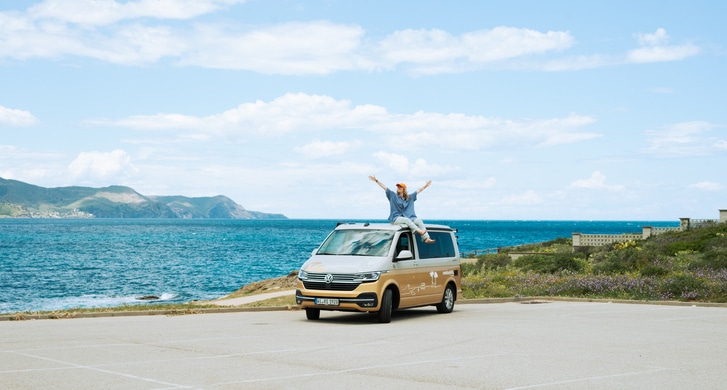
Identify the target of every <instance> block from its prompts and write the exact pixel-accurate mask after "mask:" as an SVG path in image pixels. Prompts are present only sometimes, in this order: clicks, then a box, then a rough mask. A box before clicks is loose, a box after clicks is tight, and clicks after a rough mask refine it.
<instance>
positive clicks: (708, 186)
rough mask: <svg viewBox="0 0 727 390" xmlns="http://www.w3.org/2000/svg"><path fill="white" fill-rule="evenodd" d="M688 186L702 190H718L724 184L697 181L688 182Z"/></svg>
mask: <svg viewBox="0 0 727 390" xmlns="http://www.w3.org/2000/svg"><path fill="white" fill-rule="evenodd" d="M689 188H696V189H698V190H703V191H720V190H722V189H723V188H724V186H723V185H722V184H720V183H716V182H713V181H701V182H699V183H694V184H690V185H689Z"/></svg>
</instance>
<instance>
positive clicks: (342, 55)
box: [0, 0, 727, 221]
mask: <svg viewBox="0 0 727 390" xmlns="http://www.w3.org/2000/svg"><path fill="white" fill-rule="evenodd" d="M724 15H727V2H722V1H691V2H684V1H668V0H667V1H664V0H660V1H588V2H586V1H534V0H533V1H517V0H516V1H511V0H508V1H504V0H503V1H481V2H472V1H396V2H390V1H335V0H329V1H296V0H265V1H262V0H248V1H236V0H194V1H193V0H186V1H185V0H178V1H174V0H136V1H118V0H117V1H112V0H47V1H13V2H3V3H2V4H0V177H3V178H6V179H16V180H22V181H26V182H29V183H33V184H37V185H41V186H44V187H61V186H70V185H82V186H92V187H103V186H108V185H114V184H121V185H127V186H130V187H132V188H134V189H136V190H137V191H139V192H140V193H142V194H145V195H187V196H212V195H218V194H223V195H227V196H229V197H230V198H232V199H233V200H235V201H236V202H238V203H240V204H241V205H243V206H244V207H245V208H247V209H250V210H256V211H264V212H273V213H283V214H285V215H287V216H288V217H291V218H332V219H349V218H350V219H354V218H356V219H359V218H360V219H383V218H385V217H386V215H387V214H388V204H387V202H386V199H385V198H384V195H383V192H382V191H381V189H379V188H378V187H377V186H376V185H375V184H374V183H372V182H370V181H369V180H368V179H367V177H368V176H369V175H376V176H377V177H378V178H379V179H380V180H381V181H383V182H384V183H386V184H388V185H389V186H390V187H393V186H394V184H395V183H397V182H405V183H407V184H408V185H409V186H410V188H412V189H416V188H419V187H420V186H421V185H423V184H424V183H425V182H426V181H427V180H432V182H433V183H432V185H431V187H429V188H428V189H427V190H426V191H425V192H423V193H422V194H421V197H420V198H419V200H418V201H417V212H418V214H419V216H420V217H422V218H423V219H424V220H425V221H426V220H431V219H526V220H530V219H545V220H548V219H554V220H674V221H676V220H677V219H678V218H680V217H691V218H710V219H712V218H717V217H718V209H724V208H727V175H726V174H725V166H727V164H726V163H727V131H726V130H725V126H726V125H727V110H725V103H727V99H725V94H726V92H725V91H727V76H725V69H727V62H726V61H725V58H726V54H727V50H726V47H725V44H726V42H725V40H726V39H727V27H725V23H724V21H723V17H724Z"/></svg>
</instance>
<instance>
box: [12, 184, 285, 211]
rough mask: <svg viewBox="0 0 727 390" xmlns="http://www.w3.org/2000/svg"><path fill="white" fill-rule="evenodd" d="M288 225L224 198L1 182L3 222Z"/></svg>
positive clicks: (126, 189)
mask: <svg viewBox="0 0 727 390" xmlns="http://www.w3.org/2000/svg"><path fill="white" fill-rule="evenodd" d="M2 217H6V218H7V217H9V218H228V219H287V218H286V217H285V216H284V215H283V214H272V213H264V212H260V211H251V210H246V209H245V208H244V207H243V206H241V205H239V204H237V203H235V202H234V201H233V200H232V199H230V198H228V197H226V196H223V195H218V196H212V197H186V196H145V195H142V194H140V193H138V192H136V191H135V190H134V189H133V188H130V187H125V186H109V187H103V188H91V187H78V186H72V187H57V188H45V187H40V186H36V185H32V184H28V183H24V182H21V181H17V180H7V179H3V178H0V218H2Z"/></svg>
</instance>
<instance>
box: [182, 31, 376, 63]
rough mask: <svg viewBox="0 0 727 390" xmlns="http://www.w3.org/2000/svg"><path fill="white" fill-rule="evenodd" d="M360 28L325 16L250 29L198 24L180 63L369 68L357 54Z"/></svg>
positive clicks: (368, 61) (364, 60)
mask: <svg viewBox="0 0 727 390" xmlns="http://www.w3.org/2000/svg"><path fill="white" fill-rule="evenodd" d="M363 35H364V30H363V29H362V28H361V27H358V26H349V25H341V24H335V23H331V22H327V21H313V22H291V23H284V24H279V25H275V26H271V27H266V28H262V29H258V30H254V31H245V32H229V31H224V30H222V29H221V28H220V27H218V26H213V25H206V26H198V28H197V31H195V33H194V34H193V36H190V39H191V45H192V50H190V51H188V52H186V53H184V55H182V56H181V59H180V61H179V62H180V64H181V65H192V66H200V67H206V68H220V69H240V70H250V71H254V72H258V73H263V74H289V75H293V74H321V75H323V74H329V73H332V72H336V71H341V70H371V69H373V64H372V63H371V61H370V60H368V59H366V58H365V57H364V56H363V54H362V53H361V50H360V46H361V40H362V37H363Z"/></svg>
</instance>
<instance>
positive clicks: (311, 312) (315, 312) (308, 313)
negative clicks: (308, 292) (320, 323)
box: [305, 307, 321, 320]
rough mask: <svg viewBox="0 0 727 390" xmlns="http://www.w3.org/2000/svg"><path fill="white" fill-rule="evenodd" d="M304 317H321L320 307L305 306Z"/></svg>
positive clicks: (311, 318) (314, 318)
mask: <svg viewBox="0 0 727 390" xmlns="http://www.w3.org/2000/svg"><path fill="white" fill-rule="evenodd" d="M305 318H307V319H309V320H317V319H319V318H321V309H314V308H311V307H306V308H305Z"/></svg>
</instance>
